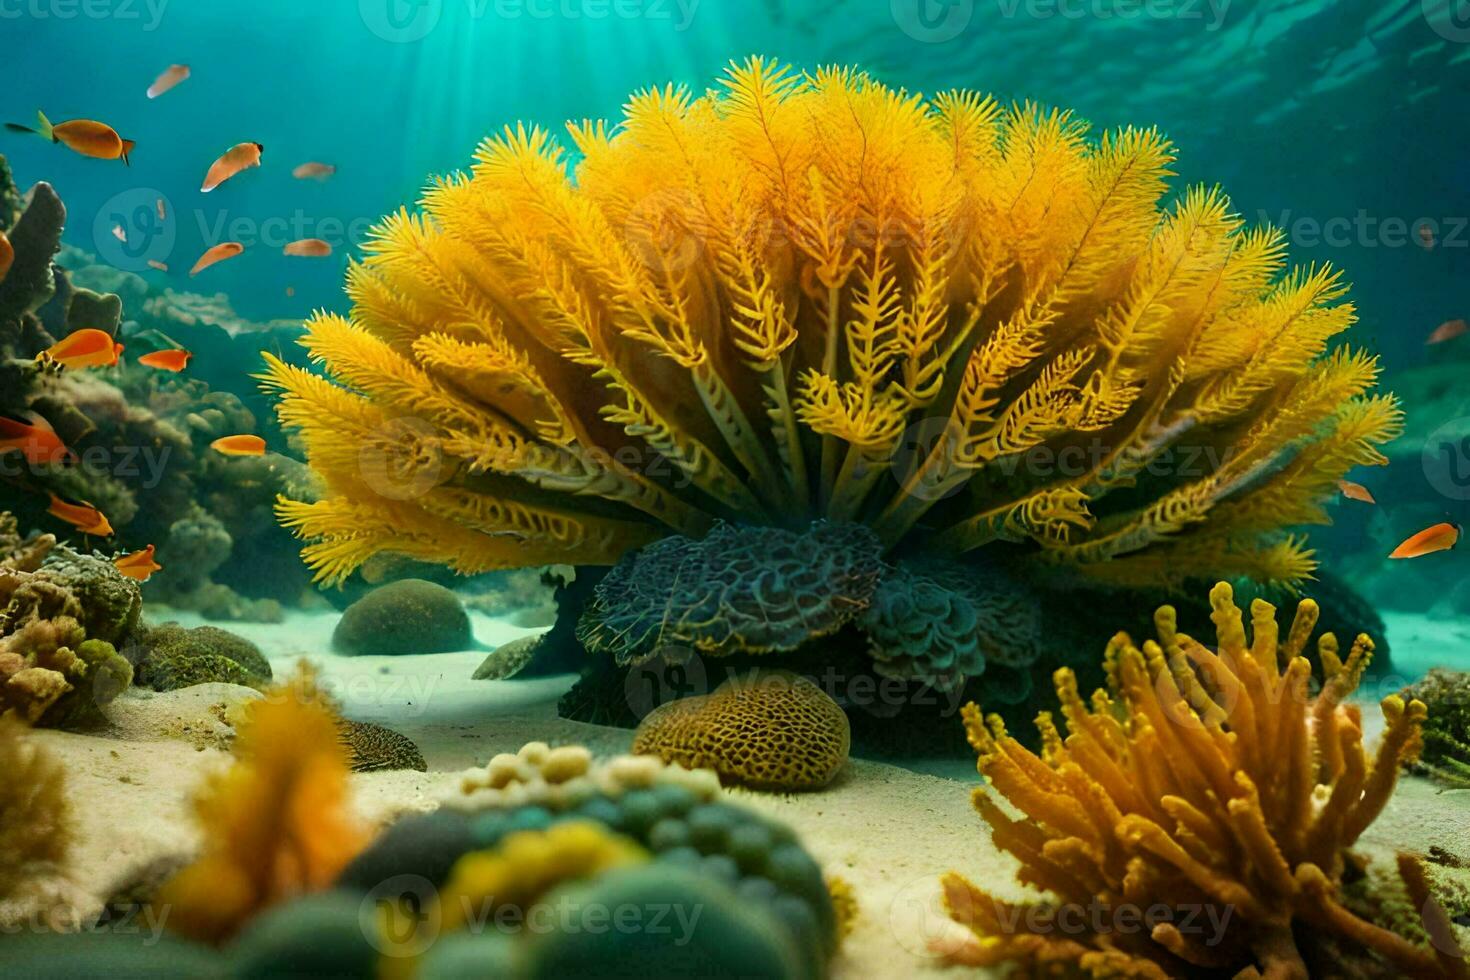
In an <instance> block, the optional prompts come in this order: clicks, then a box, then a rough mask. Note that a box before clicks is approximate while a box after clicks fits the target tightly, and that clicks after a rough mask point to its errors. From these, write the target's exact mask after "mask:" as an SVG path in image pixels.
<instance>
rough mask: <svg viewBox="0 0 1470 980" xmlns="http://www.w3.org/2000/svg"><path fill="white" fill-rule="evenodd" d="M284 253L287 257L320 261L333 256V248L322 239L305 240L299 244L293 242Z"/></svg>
mask: <svg viewBox="0 0 1470 980" xmlns="http://www.w3.org/2000/svg"><path fill="white" fill-rule="evenodd" d="M283 251H284V252H285V253H286V254H287V255H296V256H300V257H301V258H305V259H320V258H325V257H326V256H328V255H331V254H332V246H331V245H330V244H328V243H327V242H324V241H322V240H321V239H320V238H303V239H301V241H299V242H292V243H291V244H289V245H287V246H286V247H285V249H283Z"/></svg>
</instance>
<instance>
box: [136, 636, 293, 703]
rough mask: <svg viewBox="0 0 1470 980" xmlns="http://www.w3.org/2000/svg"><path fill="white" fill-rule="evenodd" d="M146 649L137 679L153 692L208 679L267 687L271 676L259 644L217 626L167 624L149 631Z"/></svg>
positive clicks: (140, 661) (145, 644)
mask: <svg viewBox="0 0 1470 980" xmlns="http://www.w3.org/2000/svg"><path fill="white" fill-rule="evenodd" d="M142 648H143V649H142V653H141V656H140V658H139V660H138V663H137V672H138V683H139V684H143V685H145V686H147V687H151V688H153V689H154V690H155V691H175V690H178V689H179V688H182V687H192V686H194V685H195V684H210V683H225V684H240V685H244V686H246V687H263V686H265V685H266V684H267V683H269V682H270V680H271V666H270V662H269V661H268V660H266V658H265V656H264V655H262V654H261V652H260V650H259V649H258V648H257V647H256V646H255V644H253V643H251V642H250V641H249V640H247V639H245V638H244V637H240V636H236V635H235V634H234V633H230V632H227V631H226V630H222V629H218V628H216V627H213V626H199V627H195V628H194V629H185V628H184V627H182V626H180V625H179V624H178V623H165V624H163V625H162V626H158V627H155V628H154V629H152V630H150V631H149V632H148V635H147V637H146V639H145V640H144V641H143V643H142Z"/></svg>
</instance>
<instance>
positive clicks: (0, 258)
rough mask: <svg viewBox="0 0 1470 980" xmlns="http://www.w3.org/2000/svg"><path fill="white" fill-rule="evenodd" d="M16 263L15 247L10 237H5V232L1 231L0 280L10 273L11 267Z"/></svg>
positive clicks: (3, 279) (2, 280)
mask: <svg viewBox="0 0 1470 980" xmlns="http://www.w3.org/2000/svg"><path fill="white" fill-rule="evenodd" d="M14 264H15V247H14V246H12V245H11V244H10V239H9V238H7V237H5V232H3V231H0V282H4V281H5V277H6V276H8V275H10V267H11V266H12V265H14Z"/></svg>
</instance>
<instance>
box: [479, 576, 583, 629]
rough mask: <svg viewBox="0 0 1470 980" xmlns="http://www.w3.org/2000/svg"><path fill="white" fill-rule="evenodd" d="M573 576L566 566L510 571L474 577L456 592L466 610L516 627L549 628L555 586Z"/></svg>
mask: <svg viewBox="0 0 1470 980" xmlns="http://www.w3.org/2000/svg"><path fill="white" fill-rule="evenodd" d="M576 574H577V572H576V569H574V568H573V567H572V566H570V565H552V566H550V567H548V568H513V569H507V570H505V571H500V572H488V573H486V574H484V575H479V576H476V577H475V578H472V579H470V580H469V581H468V582H466V583H464V585H463V587H462V588H461V589H460V590H459V591H460V594H461V596H462V598H463V599H464V604H465V608H467V609H471V610H474V611H476V612H482V613H485V614H486V615H489V616H499V617H503V618H505V619H506V620H507V621H509V622H511V623H513V624H514V625H516V626H550V625H551V624H552V623H553V622H555V621H556V586H557V585H559V584H563V583H566V582H569V581H571V580H572V579H573V578H574V577H576Z"/></svg>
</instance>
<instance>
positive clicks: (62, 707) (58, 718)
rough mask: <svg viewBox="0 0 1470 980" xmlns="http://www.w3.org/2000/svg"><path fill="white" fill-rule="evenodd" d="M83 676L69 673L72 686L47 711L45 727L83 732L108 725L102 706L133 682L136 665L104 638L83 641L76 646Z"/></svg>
mask: <svg viewBox="0 0 1470 980" xmlns="http://www.w3.org/2000/svg"><path fill="white" fill-rule="evenodd" d="M76 655H77V659H78V660H80V661H81V662H82V665H83V666H82V668H81V669H82V671H83V673H82V676H80V677H78V676H68V677H67V682H68V683H70V684H71V685H72V689H71V690H70V691H68V692H67V693H66V694H64V695H62V697H61V698H60V699H59V700H58V701H57V702H56V703H55V704H53V705H52V706H51V707H50V708H48V709H47V710H46V713H45V714H44V715H42V716H41V719H40V721H39V724H40V725H41V726H42V727H44V728H60V729H65V730H67V731H81V730H86V729H90V728H96V727H98V726H100V725H103V724H106V722H107V718H106V716H105V715H103V713H102V708H104V707H106V706H107V705H109V704H111V703H112V702H113V701H114V700H115V699H116V698H117V696H118V695H119V694H121V693H122V692H123V691H126V690H127V689H128V687H129V685H131V684H132V683H133V665H132V664H130V663H128V661H127V659H126V658H125V657H123V655H122V654H120V653H118V652H117V650H116V649H114V648H113V645H112V644H111V643H108V642H106V641H105V640H84V641H83V642H82V643H81V644H80V645H78V646H77V648H76Z"/></svg>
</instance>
